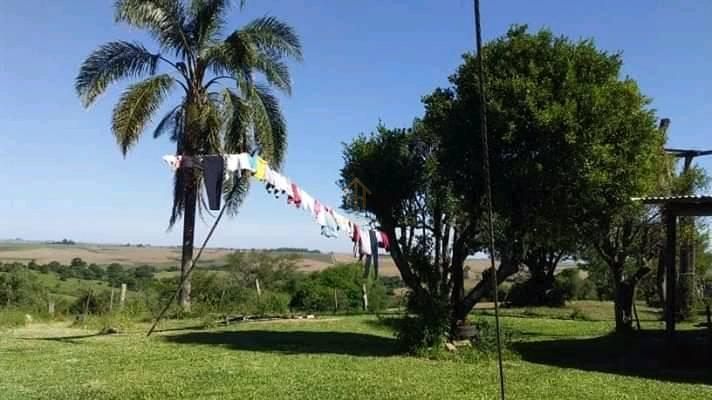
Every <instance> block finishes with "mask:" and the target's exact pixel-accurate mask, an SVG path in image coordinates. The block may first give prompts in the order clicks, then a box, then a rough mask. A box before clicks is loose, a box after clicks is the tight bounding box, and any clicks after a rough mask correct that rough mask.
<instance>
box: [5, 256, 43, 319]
mask: <svg viewBox="0 0 712 400" xmlns="http://www.w3.org/2000/svg"><path fill="white" fill-rule="evenodd" d="M47 297H48V292H47V289H46V288H45V287H44V286H43V285H42V284H41V283H40V282H39V281H38V280H37V277H36V275H35V274H34V273H33V272H31V271H29V270H28V269H27V268H26V267H24V266H22V265H19V266H13V267H12V268H10V269H9V272H6V273H3V274H0V304H2V305H3V306H6V307H14V308H18V309H22V310H26V311H28V312H31V313H41V312H45V311H46V307H47Z"/></svg>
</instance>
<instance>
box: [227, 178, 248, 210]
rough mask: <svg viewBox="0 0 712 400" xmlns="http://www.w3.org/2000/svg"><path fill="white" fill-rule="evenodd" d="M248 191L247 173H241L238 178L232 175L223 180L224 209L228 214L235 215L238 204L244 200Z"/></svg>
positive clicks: (238, 207)
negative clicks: (230, 177)
mask: <svg viewBox="0 0 712 400" xmlns="http://www.w3.org/2000/svg"><path fill="white" fill-rule="evenodd" d="M233 189H234V190H233ZM249 191H250V177H249V176H248V175H241V176H240V177H239V178H236V177H233V178H232V179H229V180H228V181H227V182H225V188H224V193H225V194H224V196H223V199H224V201H225V205H224V207H225V211H226V212H227V213H228V215H230V216H235V215H237V213H238V211H239V209H240V206H241V205H242V202H243V201H245V198H246V197H247V193H248V192H249Z"/></svg>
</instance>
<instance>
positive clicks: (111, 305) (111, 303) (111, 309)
mask: <svg viewBox="0 0 712 400" xmlns="http://www.w3.org/2000/svg"><path fill="white" fill-rule="evenodd" d="M115 291H116V290H115V289H114V288H111V297H109V312H112V311H114V292H115Z"/></svg>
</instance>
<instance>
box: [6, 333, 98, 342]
mask: <svg viewBox="0 0 712 400" xmlns="http://www.w3.org/2000/svg"><path fill="white" fill-rule="evenodd" d="M97 336H106V335H105V334H103V333H92V334H88V335H75V336H54V337H30V338H20V339H22V340H31V341H32V340H42V341H48V342H60V343H69V344H81V343H82V342H81V339H88V338H93V337H97Z"/></svg>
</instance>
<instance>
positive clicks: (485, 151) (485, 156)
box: [474, 0, 505, 400]
mask: <svg viewBox="0 0 712 400" xmlns="http://www.w3.org/2000/svg"><path fill="white" fill-rule="evenodd" d="M474 1H475V34H476V38H475V42H476V43H475V44H476V46H477V75H478V81H479V90H480V109H479V113H480V136H481V137H482V161H483V167H484V178H485V188H486V190H487V227H488V230H489V256H490V268H491V270H492V290H493V291H494V294H493V297H494V321H495V329H496V330H497V364H498V367H499V393H500V398H501V399H502V400H504V399H505V394H504V366H503V363H502V339H501V334H500V326H499V296H498V293H497V287H498V286H499V282H498V281H497V268H496V265H495V260H494V257H495V248H494V221H493V220H494V212H493V210H492V208H493V207H492V182H491V176H490V163H489V143H488V138H487V96H486V94H485V74H484V69H483V67H482V64H483V63H482V58H483V54H482V29H481V24H480V0H474Z"/></svg>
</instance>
